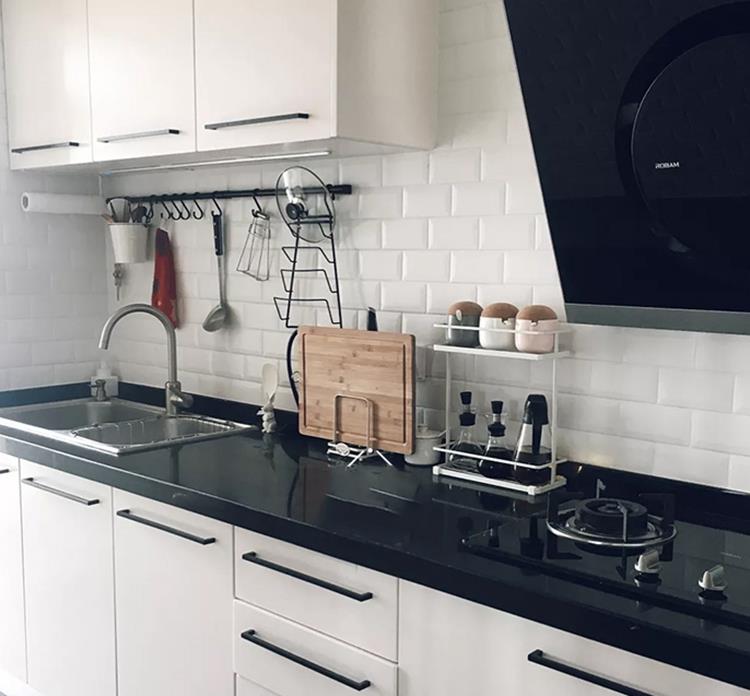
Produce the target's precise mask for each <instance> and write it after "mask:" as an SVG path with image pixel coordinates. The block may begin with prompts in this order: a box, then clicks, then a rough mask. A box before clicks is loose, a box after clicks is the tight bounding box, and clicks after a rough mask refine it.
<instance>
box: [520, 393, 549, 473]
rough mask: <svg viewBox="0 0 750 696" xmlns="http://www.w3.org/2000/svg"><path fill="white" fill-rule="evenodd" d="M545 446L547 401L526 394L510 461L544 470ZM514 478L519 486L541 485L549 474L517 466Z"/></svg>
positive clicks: (546, 456) (547, 417)
mask: <svg viewBox="0 0 750 696" xmlns="http://www.w3.org/2000/svg"><path fill="white" fill-rule="evenodd" d="M549 442H550V432H549V412H548V409H547V399H546V398H545V397H544V395H543V394H530V395H529V396H528V398H527V399H526V405H525V406H524V409H523V423H522V425H521V432H520V433H519V435H518V442H517V443H516V450H515V453H514V455H513V459H514V461H516V462H520V463H522V464H533V465H534V466H538V467H544V466H545V465H546V464H549V463H550V462H551V461H552V450H551V449H550V446H549ZM514 477H515V478H516V479H518V481H520V482H521V483H543V482H544V481H545V480H548V479H549V470H548V469H547V468H540V469H538V470H535V469H528V468H526V467H521V466H517V467H515V473H514Z"/></svg>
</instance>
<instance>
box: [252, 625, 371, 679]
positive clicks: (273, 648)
mask: <svg viewBox="0 0 750 696" xmlns="http://www.w3.org/2000/svg"><path fill="white" fill-rule="evenodd" d="M240 637H241V638H242V639H243V640H246V641H248V642H250V643H253V644H254V645H257V646H258V647H260V648H263V649H264V650H268V651H269V652H272V653H274V654H276V655H280V656H281V657H284V658H286V659H287V660H290V661H292V662H294V663H296V664H298V665H301V666H302V667H306V668H307V669H310V670H312V671H313V672H317V673H318V674H322V675H323V676H324V677H328V678H329V679H333V681H336V682H338V683H339V684H343V685H344V686H348V687H349V688H350V689H354V690H355V691H364V690H365V689H366V688H368V687H370V686H372V683H371V682H370V681H369V680H368V679H365V680H364V681H359V682H358V681H354V679H350V678H349V677H345V676H344V675H343V674H339V673H338V672H334V671H333V670H332V669H328V667H323V666H322V665H319V664H317V663H316V662H311V661H310V660H308V659H306V658H304V657H301V656H300V655H295V654H294V653H293V652H289V651H288V650H285V649H284V648H281V647H279V646H278V645H274V644H273V643H269V642H268V641H267V640H263V638H261V637H260V636H259V635H258V634H257V632H256V631H255V630H253V629H250V630H249V631H245V632H244V633H242V634H240Z"/></svg>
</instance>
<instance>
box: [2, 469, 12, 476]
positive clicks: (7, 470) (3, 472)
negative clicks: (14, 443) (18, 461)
mask: <svg viewBox="0 0 750 696" xmlns="http://www.w3.org/2000/svg"><path fill="white" fill-rule="evenodd" d="M9 473H10V469H0V476H2V475H3V474H9Z"/></svg>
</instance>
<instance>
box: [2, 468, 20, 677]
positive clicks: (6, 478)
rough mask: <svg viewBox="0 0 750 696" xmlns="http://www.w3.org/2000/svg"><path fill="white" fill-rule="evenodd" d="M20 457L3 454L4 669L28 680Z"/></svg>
mask: <svg viewBox="0 0 750 696" xmlns="http://www.w3.org/2000/svg"><path fill="white" fill-rule="evenodd" d="M18 486H19V477H18V460H17V459H16V458H15V457H10V456H9V455H7V454H0V617H2V618H0V669H3V670H5V671H6V672H9V673H10V674H12V675H13V676H14V677H17V678H18V679H21V680H22V681H25V680H26V628H25V619H24V597H23V556H22V552H21V493H20V490H19V487H18Z"/></svg>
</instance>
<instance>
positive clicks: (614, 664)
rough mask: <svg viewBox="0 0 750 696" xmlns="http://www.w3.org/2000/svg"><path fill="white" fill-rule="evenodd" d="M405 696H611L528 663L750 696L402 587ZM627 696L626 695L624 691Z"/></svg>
mask: <svg viewBox="0 0 750 696" xmlns="http://www.w3.org/2000/svg"><path fill="white" fill-rule="evenodd" d="M399 588H400V597H399V599H400V601H399V666H400V679H399V696H426V695H427V694H429V696H455V694H471V696H497V695H498V694H513V696H540V695H541V694H555V695H556V696H607V695H609V696H611V695H612V694H614V693H617V692H616V691H614V690H612V689H608V688H604V687H602V686H596V685H594V684H591V683H589V682H587V681H585V680H583V679H581V678H579V677H575V676H570V675H568V674H564V673H562V672H561V671H557V670H556V669H554V668H552V667H550V666H543V665H539V664H535V663H533V662H530V661H529V660H528V656H529V654H531V653H534V652H535V651H542V653H543V657H544V658H545V659H546V660H551V661H552V663H553V666H556V665H554V663H561V664H563V665H565V666H567V667H575V668H577V669H579V670H582V671H583V672H585V673H588V674H593V675H598V676H600V677H603V678H605V679H608V680H610V681H613V682H616V683H618V684H622V685H628V686H630V687H632V688H635V689H640V690H642V691H643V692H645V693H646V694H652V695H653V696H685V695H686V694H711V696H748V694H750V692H748V691H746V690H744V689H740V688H738V687H735V686H730V685H729V684H726V683H723V682H718V681H714V680H712V679H707V678H706V677H702V676H699V675H696V674H693V673H690V672H687V671H684V670H681V669H677V668H675V667H672V666H670V665H666V664H663V663H660V662H655V661H653V660H649V659H646V658H644V657H640V656H638V655H634V654H632V653H629V652H625V651H622V650H618V649H616V648H612V647H610V646H607V645H604V644H602V643H597V642H594V641H591V640H587V639H585V638H581V637H579V636H576V635H572V634H570V633H565V632H563V631H559V630H557V629H553V628H550V627H548V626H544V625H542V624H538V623H535V622H533V621H528V620H527V619H521V618H519V617H517V616H513V615H512V614H506V613H504V612H500V611H496V610H493V609H489V608H487V607H484V606H481V605H479V604H474V603H472V602H468V601H466V600H463V599H459V598H457V597H454V596H451V595H447V594H443V593H441V592H437V591H435V590H431V589H428V588H426V587H422V586H419V585H415V584H413V583H409V582H403V581H402V582H401V583H399ZM622 693H624V692H622Z"/></svg>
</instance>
